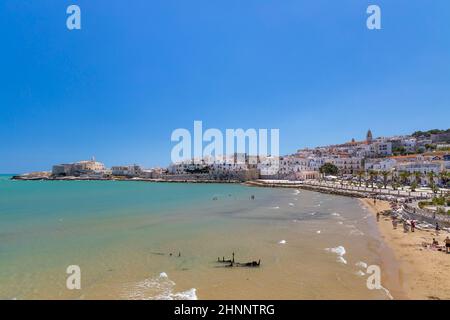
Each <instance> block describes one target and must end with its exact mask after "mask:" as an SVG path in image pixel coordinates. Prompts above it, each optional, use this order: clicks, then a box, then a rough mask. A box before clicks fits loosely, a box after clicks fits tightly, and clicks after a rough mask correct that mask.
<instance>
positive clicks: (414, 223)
mask: <svg viewBox="0 0 450 320" xmlns="http://www.w3.org/2000/svg"><path fill="white" fill-rule="evenodd" d="M415 227H416V222H415V221H414V220H411V232H414V228H415Z"/></svg>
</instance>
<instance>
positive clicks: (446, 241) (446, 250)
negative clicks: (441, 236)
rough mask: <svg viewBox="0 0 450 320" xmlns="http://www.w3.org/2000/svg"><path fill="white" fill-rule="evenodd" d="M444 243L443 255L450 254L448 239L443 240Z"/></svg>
mask: <svg viewBox="0 0 450 320" xmlns="http://www.w3.org/2000/svg"><path fill="white" fill-rule="evenodd" d="M444 242H445V253H450V238H449V237H447V238H445V240H444Z"/></svg>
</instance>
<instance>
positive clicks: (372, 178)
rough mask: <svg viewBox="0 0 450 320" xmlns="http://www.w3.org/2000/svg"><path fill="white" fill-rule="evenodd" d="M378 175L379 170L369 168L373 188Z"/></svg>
mask: <svg viewBox="0 0 450 320" xmlns="http://www.w3.org/2000/svg"><path fill="white" fill-rule="evenodd" d="M377 176H378V172H376V171H374V170H369V177H370V184H371V186H372V188H373V183H374V182H375V179H376V178H377Z"/></svg>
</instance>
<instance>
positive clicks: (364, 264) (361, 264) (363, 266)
mask: <svg viewBox="0 0 450 320" xmlns="http://www.w3.org/2000/svg"><path fill="white" fill-rule="evenodd" d="M355 266H357V267H360V268H364V269H367V263H365V262H364V261H358V262H357V263H355Z"/></svg>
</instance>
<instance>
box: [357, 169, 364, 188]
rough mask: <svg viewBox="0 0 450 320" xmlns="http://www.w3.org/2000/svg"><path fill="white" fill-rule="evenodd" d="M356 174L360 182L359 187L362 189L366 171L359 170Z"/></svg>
mask: <svg viewBox="0 0 450 320" xmlns="http://www.w3.org/2000/svg"><path fill="white" fill-rule="evenodd" d="M356 174H357V175H358V182H359V186H360V187H361V181H362V178H363V177H364V171H363V170H359V171H358V172H357V173H356Z"/></svg>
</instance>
